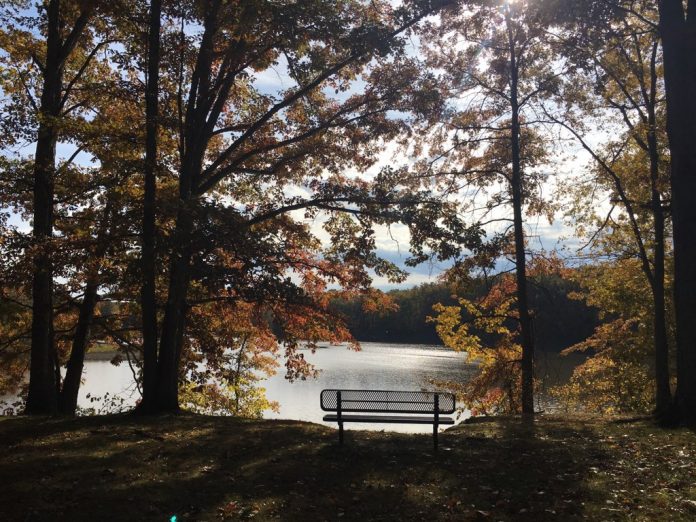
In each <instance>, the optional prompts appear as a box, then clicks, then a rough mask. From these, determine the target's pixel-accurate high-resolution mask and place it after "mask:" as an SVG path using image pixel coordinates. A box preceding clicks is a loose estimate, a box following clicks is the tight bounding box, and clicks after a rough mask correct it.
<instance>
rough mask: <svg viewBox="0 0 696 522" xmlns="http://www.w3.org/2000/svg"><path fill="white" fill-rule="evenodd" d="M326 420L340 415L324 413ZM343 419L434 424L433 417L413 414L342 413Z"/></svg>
mask: <svg viewBox="0 0 696 522" xmlns="http://www.w3.org/2000/svg"><path fill="white" fill-rule="evenodd" d="M324 420H325V421H327V422H338V415H336V414H330V415H324ZM341 420H342V421H343V422H377V423H382V422H384V423H389V424H432V423H433V418H432V416H430V417H423V416H421V417H417V416H412V415H348V414H345V413H344V414H342V415H341ZM438 424H450V425H451V424H454V420H453V419H451V418H449V417H440V418H439V419H438Z"/></svg>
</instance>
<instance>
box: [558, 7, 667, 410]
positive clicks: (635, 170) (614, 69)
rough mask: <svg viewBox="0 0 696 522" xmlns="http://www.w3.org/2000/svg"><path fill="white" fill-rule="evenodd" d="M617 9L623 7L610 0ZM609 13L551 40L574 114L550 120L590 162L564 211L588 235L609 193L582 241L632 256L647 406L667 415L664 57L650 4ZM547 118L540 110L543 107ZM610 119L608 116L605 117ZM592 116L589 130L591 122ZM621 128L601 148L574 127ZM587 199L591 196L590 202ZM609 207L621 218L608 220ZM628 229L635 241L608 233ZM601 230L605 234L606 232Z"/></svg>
mask: <svg viewBox="0 0 696 522" xmlns="http://www.w3.org/2000/svg"><path fill="white" fill-rule="evenodd" d="M617 5H621V4H617ZM610 14H613V17H614V18H613V19H609V21H608V23H603V24H597V23H596V20H595V19H594V18H592V17H591V16H586V18H582V17H579V18H578V19H574V20H572V22H571V24H572V28H571V29H570V30H569V31H568V32H566V33H563V32H561V33H560V34H559V35H558V36H559V38H560V39H562V40H563V44H564V53H565V54H566V56H568V57H569V59H570V60H571V61H572V62H573V63H574V64H576V66H577V70H576V72H575V74H573V75H572V76H570V77H569V79H568V89H566V91H565V99H566V101H567V105H566V106H567V107H573V106H575V107H579V112H578V114H566V115H565V116H564V117H563V118H559V117H557V116H553V115H551V114H549V118H550V119H551V120H553V121H555V122H556V123H558V124H560V125H561V126H562V127H563V128H565V129H566V130H568V131H569V132H570V134H571V135H572V136H573V137H574V138H575V139H576V140H578V142H579V143H580V144H581V146H582V147H583V148H584V149H585V151H587V152H588V153H589V155H590V157H591V158H592V160H593V162H594V165H595V166H594V169H593V171H592V172H593V174H594V175H593V176H592V177H591V178H590V180H588V181H587V182H578V181H577V180H576V181H574V182H573V186H572V190H573V191H574V192H575V194H577V195H579V196H580V198H581V199H580V200H579V201H578V202H577V203H576V204H575V205H573V209H572V210H571V211H570V215H572V216H573V218H574V219H575V220H576V223H577V224H578V225H579V231H580V232H582V231H583V230H586V231H587V225H588V223H587V220H586V219H584V217H585V216H586V215H587V214H588V213H587V211H586V209H594V208H595V207H596V205H595V201H593V198H594V196H592V194H594V195H596V194H598V193H601V194H605V193H606V192H608V193H609V196H608V197H609V199H610V201H611V207H610V209H609V212H608V213H607V215H606V216H596V215H594V214H595V213H594V210H592V211H591V212H589V214H590V216H588V217H589V219H590V221H593V222H595V223H596V225H597V226H596V230H595V229H590V230H589V231H587V232H586V234H587V235H588V236H589V242H588V245H587V246H591V245H596V244H597V242H598V241H600V239H602V238H603V239H604V241H602V246H601V247H600V249H599V255H600V256H604V255H612V252H611V244H612V241H611V237H613V238H614V239H619V241H617V242H615V243H614V245H615V247H616V248H617V249H618V250H619V251H620V255H622V256H624V255H636V256H637V257H638V259H640V266H641V268H642V270H643V273H644V275H645V277H646V280H647V282H648V284H649V289H650V294H651V297H652V309H653V311H654V312H653V314H652V321H653V323H654V324H653V327H652V333H653V341H652V345H653V353H654V358H655V364H654V379H655V382H656V386H655V390H656V391H655V411H656V413H657V414H658V415H659V416H661V417H663V418H664V417H666V416H669V414H670V409H671V406H672V393H671V390H670V371H669V343H668V335H667V331H668V325H667V314H666V310H667V308H668V307H667V303H666V294H665V257H666V256H665V246H666V245H665V244H666V237H668V235H669V231H670V228H669V215H668V214H669V213H668V208H669V200H670V194H669V187H668V180H667V171H668V166H669V161H668V154H667V150H666V137H665V136H664V131H663V124H662V123H663V119H664V91H663V87H662V82H661V78H660V75H661V69H662V57H661V53H660V49H659V34H658V31H657V23H656V19H657V10H656V8H655V7H653V6H652V4H651V3H649V2H647V3H633V4H632V9H631V11H630V12H626V11H624V10H621V9H619V8H616V7H615V8H614V10H613V12H612V13H610ZM547 114H548V112H547ZM612 115H613V117H612ZM591 121H593V122H594V126H593V125H592V123H589V122H591ZM591 126H593V128H594V132H595V133H597V132H604V133H607V134H609V133H611V134H619V137H618V139H617V138H614V139H609V140H607V142H605V143H603V144H602V146H601V147H599V146H593V145H592V144H591V140H590V139H588V137H587V133H583V131H582V129H583V128H584V129H586V128H589V127H591ZM588 197H589V199H588ZM617 207H618V208H619V209H620V210H621V211H623V213H624V215H623V216H619V217H618V218H616V217H615V214H616V211H617ZM620 226H626V227H627V228H628V229H629V230H630V234H631V235H632V237H633V242H632V245H630V244H629V245H628V246H627V245H625V244H624V241H623V240H624V239H625V238H626V236H625V235H622V234H615V233H613V231H612V229H615V228H617V227H620ZM607 230H608V231H609V232H608V234H607V235H603V234H604V232H605V231H607Z"/></svg>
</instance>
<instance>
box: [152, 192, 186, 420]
mask: <svg viewBox="0 0 696 522" xmlns="http://www.w3.org/2000/svg"><path fill="white" fill-rule="evenodd" d="M180 204H181V206H180V209H179V212H178V215H177V223H176V231H175V234H174V237H175V247H174V251H173V252H172V257H171V261H170V267H169V293H168V297H167V303H166V306H165V310H164V320H163V322H162V334H161V338H160V346H159V358H158V365H157V383H156V389H155V399H154V403H153V405H152V407H151V409H150V411H151V412H152V413H177V412H178V411H179V367H180V362H181V349H182V346H183V342H184V330H185V323H186V313H187V304H186V296H187V292H188V286H189V281H190V262H191V248H190V243H191V234H192V231H193V217H192V215H191V212H190V209H189V208H187V204H186V202H184V201H182V202H180Z"/></svg>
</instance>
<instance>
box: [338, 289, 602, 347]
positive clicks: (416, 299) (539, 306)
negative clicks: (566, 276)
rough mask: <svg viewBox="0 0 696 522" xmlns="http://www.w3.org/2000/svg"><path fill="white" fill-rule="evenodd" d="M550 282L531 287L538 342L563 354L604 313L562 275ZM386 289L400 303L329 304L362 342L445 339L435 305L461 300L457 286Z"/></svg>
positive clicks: (475, 293)
mask: <svg viewBox="0 0 696 522" xmlns="http://www.w3.org/2000/svg"><path fill="white" fill-rule="evenodd" d="M546 283H547V284H546V285H545V286H544V287H543V288H541V287H539V288H536V287H535V288H533V291H532V299H531V301H532V307H533V309H534V310H535V317H534V332H535V340H536V347H537V348H538V349H539V350H540V351H543V352H551V353H560V352H561V351H562V350H565V349H566V348H570V347H571V346H573V345H576V344H578V343H580V342H582V341H584V340H585V339H587V338H588V337H590V336H591V335H592V333H593V332H594V330H595V328H596V327H597V326H598V325H599V318H598V317H597V311H596V310H595V309H594V308H592V307H589V306H587V305H586V304H585V303H584V302H583V301H580V300H576V299H570V298H569V296H568V294H569V292H572V291H577V290H578V288H577V287H576V285H573V284H571V283H569V282H568V281H564V280H562V279H560V278H550V280H549V281H546ZM386 294H387V296H388V297H389V298H390V299H391V300H392V301H393V303H394V305H395V306H394V307H392V308H389V309H387V310H383V311H379V312H373V313H366V312H365V310H364V307H363V303H362V299H361V298H360V297H356V298H353V299H350V300H347V299H340V298H338V299H336V300H334V301H332V302H331V305H330V307H331V309H332V310H334V311H336V312H337V313H338V314H339V315H340V316H341V317H344V318H345V322H346V326H347V327H348V329H349V330H350V333H351V334H352V335H353V337H355V338H356V339H357V340H358V341H366V342H383V343H405V344H433V345H438V344H442V339H441V338H440V336H439V335H438V333H437V329H436V323H435V321H434V320H433V319H434V317H435V315H436V313H435V311H434V310H433V307H434V306H435V305H437V304H444V305H454V304H456V299H455V297H454V296H455V295H456V290H455V289H453V288H452V287H451V286H450V285H448V284H442V283H426V284H421V285H418V286H414V287H413V288H409V289H406V290H390V291H388V292H386ZM485 294H486V284H485V283H484V282H483V281H477V284H476V285H475V286H474V287H473V289H472V290H471V291H469V292H467V297H468V298H469V299H480V298H481V297H483V296H484V295H485ZM481 335H485V334H484V333H483V332H481Z"/></svg>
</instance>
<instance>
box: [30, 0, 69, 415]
mask: <svg viewBox="0 0 696 522" xmlns="http://www.w3.org/2000/svg"><path fill="white" fill-rule="evenodd" d="M47 14H48V27H47V39H46V62H45V64H44V81H43V91H42V93H41V107H40V112H39V129H38V138H37V142H36V152H35V156H34V215H33V221H34V230H33V236H34V245H35V248H36V251H35V253H34V275H33V281H32V322H31V363H30V369H29V395H28V397H27V405H26V410H25V413H27V414H30V415H37V414H39V415H40V414H54V413H56V412H57V409H58V392H57V387H58V383H57V382H56V376H55V370H56V368H55V364H54V361H55V353H54V352H55V345H54V342H53V335H52V331H53V328H52V323H53V319H52V316H53V295H52V286H53V285H52V281H53V266H52V256H51V239H52V236H53V199H54V194H53V192H54V176H55V162H56V144H57V142H58V128H57V122H56V119H57V118H58V117H59V113H60V98H61V91H62V82H63V64H62V60H61V56H60V55H61V46H62V42H61V37H60V1H59V0H51V2H49V5H48V7H47Z"/></svg>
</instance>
